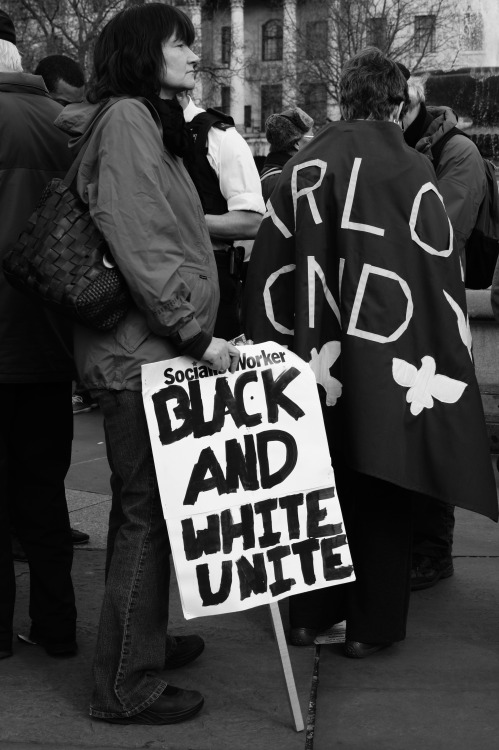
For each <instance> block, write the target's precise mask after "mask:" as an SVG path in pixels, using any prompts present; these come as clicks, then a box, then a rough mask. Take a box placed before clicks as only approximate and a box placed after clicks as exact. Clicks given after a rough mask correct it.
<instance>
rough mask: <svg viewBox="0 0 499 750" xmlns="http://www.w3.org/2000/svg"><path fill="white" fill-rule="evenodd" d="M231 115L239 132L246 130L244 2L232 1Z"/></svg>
mask: <svg viewBox="0 0 499 750" xmlns="http://www.w3.org/2000/svg"><path fill="white" fill-rule="evenodd" d="M230 22H231V36H232V44H231V54H230V70H231V76H232V77H231V81H230V100H231V101H230V113H231V115H232V117H233V118H234V122H235V124H236V127H237V129H238V130H239V131H243V129H244V0H230Z"/></svg>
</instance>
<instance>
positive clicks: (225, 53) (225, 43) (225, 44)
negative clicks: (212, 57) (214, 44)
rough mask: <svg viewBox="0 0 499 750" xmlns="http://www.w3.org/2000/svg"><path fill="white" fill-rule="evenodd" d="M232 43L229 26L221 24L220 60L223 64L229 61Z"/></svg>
mask: <svg viewBox="0 0 499 750" xmlns="http://www.w3.org/2000/svg"><path fill="white" fill-rule="evenodd" d="M231 43H232V34H231V28H230V26H222V55H221V57H222V62H223V63H224V64H225V65H228V64H229V63H230V48H231Z"/></svg>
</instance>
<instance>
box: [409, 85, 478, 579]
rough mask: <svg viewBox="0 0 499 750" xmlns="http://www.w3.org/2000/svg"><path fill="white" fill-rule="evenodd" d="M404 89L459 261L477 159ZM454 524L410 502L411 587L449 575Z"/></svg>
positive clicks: (449, 514) (413, 90) (471, 212)
mask: <svg viewBox="0 0 499 750" xmlns="http://www.w3.org/2000/svg"><path fill="white" fill-rule="evenodd" d="M408 90H409V99H410V103H409V108H408V111H407V113H406V115H405V117H404V120H403V126H404V140H405V142H406V143H407V144H408V145H409V146H412V148H415V149H416V151H419V152H420V153H422V154H424V155H425V156H426V157H427V158H428V159H429V160H430V161H431V162H432V164H433V166H434V168H435V173H436V176H437V181H438V188H439V190H440V192H441V194H442V198H443V201H444V205H445V208H446V211H447V213H448V215H449V218H450V220H451V223H452V228H453V230H454V238H455V243H456V249H457V250H458V252H459V255H460V257H461V261H462V262H463V265H465V245H466V241H467V240H468V238H469V236H470V234H471V232H472V230H473V227H474V226H475V222H476V219H477V216H478V211H479V208H480V205H481V203H482V201H483V200H484V198H485V195H486V188H487V183H486V175H485V169H484V165H483V159H482V157H481V155H480V152H479V151H478V149H477V147H476V146H475V144H474V143H473V141H472V140H471V138H468V137H467V136H466V135H464V134H461V133H459V132H458V133H457V134H455V135H453V136H452V137H451V138H449V135H450V134H451V132H452V131H454V130H455V128H456V126H457V124H458V120H457V116H456V114H455V112H453V110H452V109H450V107H443V106H439V107H435V106H427V105H426V103H425V85H424V79H423V78H420V77H417V76H414V77H410V78H409V80H408ZM439 152H440V153H439ZM437 154H439V158H438V159H436V156H437ZM454 524H455V518H454V506H453V505H451V504H449V503H442V502H440V503H434V502H424V503H423V502H420V503H418V504H417V505H416V507H415V517H414V546H413V561H412V571H411V588H412V590H413V591H419V590H422V589H427V588H429V587H431V586H434V585H435V584H436V583H438V582H439V581H440V580H442V579H443V578H449V577H450V576H451V575H452V574H453V573H454V564H453V560H452V544H453V539H454Z"/></svg>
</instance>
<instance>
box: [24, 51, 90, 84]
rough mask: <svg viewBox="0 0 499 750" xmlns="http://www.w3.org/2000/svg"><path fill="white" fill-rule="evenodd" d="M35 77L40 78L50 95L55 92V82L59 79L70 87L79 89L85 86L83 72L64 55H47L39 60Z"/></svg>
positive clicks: (73, 61)
mask: <svg viewBox="0 0 499 750" xmlns="http://www.w3.org/2000/svg"><path fill="white" fill-rule="evenodd" d="M35 75H37V76H41V77H42V78H43V81H44V83H45V86H46V87H47V88H48V90H49V91H50V93H52V92H53V91H55V88H56V86H57V82H58V81H60V80H61V79H62V80H63V81H65V82H66V83H68V84H69V85H70V86H75V87H76V88H81V86H84V85H85V77H84V75H83V70H82V68H81V67H80V65H78V63H77V62H75V60H72V59H71V58H70V57H66V55H49V56H48V57H44V58H43V60H40V62H39V63H38V65H37V66H36V69H35Z"/></svg>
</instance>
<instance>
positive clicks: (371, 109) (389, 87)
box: [339, 47, 409, 120]
mask: <svg viewBox="0 0 499 750" xmlns="http://www.w3.org/2000/svg"><path fill="white" fill-rule="evenodd" d="M401 102H403V103H404V107H403V108H402V113H401V117H403V116H404V114H405V112H406V110H407V107H408V105H409V95H408V93H407V81H406V80H405V78H404V75H403V73H402V72H401V70H400V68H399V66H398V65H397V63H395V62H394V61H393V60H390V58H388V57H386V55H384V54H383V53H382V52H381V50H379V49H377V48H376V47H366V48H365V49H363V50H361V52H358V53H357V54H356V55H354V56H353V57H352V58H351V59H350V60H349V61H348V62H347V63H346V65H345V67H344V68H343V70H342V73H341V76H340V81H339V103H340V108H341V113H342V115H343V117H344V118H345V120H356V119H362V120H365V119H367V118H369V119H372V120H387V119H388V118H389V116H390V114H391V113H392V112H393V108H394V107H395V106H396V105H397V104H400V103H401Z"/></svg>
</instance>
